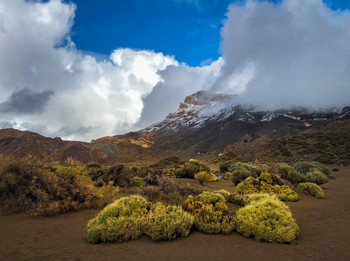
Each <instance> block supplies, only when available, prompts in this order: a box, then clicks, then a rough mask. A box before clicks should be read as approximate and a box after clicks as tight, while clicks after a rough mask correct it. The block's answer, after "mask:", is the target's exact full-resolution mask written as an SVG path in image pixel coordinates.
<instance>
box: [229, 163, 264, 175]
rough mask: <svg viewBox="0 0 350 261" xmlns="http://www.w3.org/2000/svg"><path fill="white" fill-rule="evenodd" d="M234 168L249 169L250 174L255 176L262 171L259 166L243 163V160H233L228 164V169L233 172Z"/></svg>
mask: <svg viewBox="0 0 350 261" xmlns="http://www.w3.org/2000/svg"><path fill="white" fill-rule="evenodd" d="M235 170H246V171H249V173H250V176H253V177H257V176H259V174H260V173H261V172H262V171H261V169H260V168H259V167H257V166H256V165H254V164H253V163H243V162H234V163H231V165H230V166H229V171H230V172H231V173H233V172H234V171H235Z"/></svg>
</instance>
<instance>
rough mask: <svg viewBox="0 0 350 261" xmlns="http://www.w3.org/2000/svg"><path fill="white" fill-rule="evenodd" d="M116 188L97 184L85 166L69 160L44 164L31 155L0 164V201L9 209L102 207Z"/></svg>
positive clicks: (33, 211)
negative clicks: (87, 173) (63, 163)
mask: <svg viewBox="0 0 350 261" xmlns="http://www.w3.org/2000/svg"><path fill="white" fill-rule="evenodd" d="M116 192H117V189H116V188H114V187H103V188H97V187H95V186H94V182H93V181H91V179H90V178H88V177H87V175H86V166H85V165H81V164H79V163H77V162H73V161H69V160H68V161H67V162H66V164H65V165H59V164H44V163H42V162H40V161H39V160H38V159H36V158H34V157H31V156H28V157H26V158H23V159H19V160H13V161H9V162H5V163H4V164H3V165H2V166H1V168H0V201H1V205H2V207H4V208H5V209H7V210H9V211H15V212H27V213H30V214H33V215H54V214H59V213H63V212H67V211H70V210H75V209H81V208H95V207H102V206H104V205H106V204H107V203H109V202H110V201H111V200H112V199H113V198H115V194H116Z"/></svg>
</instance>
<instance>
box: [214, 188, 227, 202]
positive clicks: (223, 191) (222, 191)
mask: <svg viewBox="0 0 350 261" xmlns="http://www.w3.org/2000/svg"><path fill="white" fill-rule="evenodd" d="M214 193H215V194H219V195H221V196H223V197H224V198H225V200H226V201H227V199H228V198H229V197H230V196H231V193H230V192H228V191H227V190H225V189H220V190H216V191H215V192H214Z"/></svg>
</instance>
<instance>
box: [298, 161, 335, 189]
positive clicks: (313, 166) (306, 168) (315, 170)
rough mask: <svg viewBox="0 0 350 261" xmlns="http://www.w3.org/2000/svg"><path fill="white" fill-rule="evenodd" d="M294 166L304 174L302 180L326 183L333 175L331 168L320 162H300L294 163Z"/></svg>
mask: <svg viewBox="0 0 350 261" xmlns="http://www.w3.org/2000/svg"><path fill="white" fill-rule="evenodd" d="M293 168H294V169H295V170H296V171H298V172H299V173H300V174H302V175H303V176H304V180H303V181H302V182H312V183H316V184H324V183H327V182H328V180H329V177H331V174H330V171H329V169H327V168H326V167H323V166H322V165H321V164H319V163H318V162H298V163H295V164H294V166H293Z"/></svg>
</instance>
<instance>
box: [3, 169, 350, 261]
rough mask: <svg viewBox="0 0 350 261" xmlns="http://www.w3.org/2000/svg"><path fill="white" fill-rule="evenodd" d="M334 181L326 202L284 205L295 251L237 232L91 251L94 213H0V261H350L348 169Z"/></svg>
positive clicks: (144, 240) (143, 240)
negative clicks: (86, 234)
mask: <svg viewBox="0 0 350 261" xmlns="http://www.w3.org/2000/svg"><path fill="white" fill-rule="evenodd" d="M334 176H335V177H336V179H334V180H331V181H330V182H329V183H328V184H325V185H322V187H323V189H324V192H325V195H326V197H325V199H323V200H319V199H315V198H313V197H311V196H308V195H305V194H303V193H299V196H300V200H299V201H298V202H295V203H289V204H288V205H289V206H290V208H291V210H292V212H293V215H294V217H295V218H296V221H297V224H298V225H299V227H300V231H301V233H300V235H299V238H298V241H297V245H282V244H271V243H264V242H256V241H255V240H253V239H249V238H244V237H243V236H241V235H239V234H238V233H237V232H235V233H232V234H230V235H227V236H225V235H206V234H202V233H199V232H193V233H191V234H190V235H189V236H188V237H187V238H180V239H176V240H175V241H171V242H161V243H156V242H153V241H152V240H151V239H149V238H147V237H146V236H144V237H142V238H141V239H139V240H134V241H129V242H126V243H121V244H117V243H116V244H99V245H90V244H88V243H86V242H85V241H84V238H83V227H84V225H85V224H86V223H87V222H88V220H90V219H91V218H92V217H94V216H95V215H96V214H97V212H98V211H97V210H84V211H79V212H74V213H69V214H65V215H60V216H56V217H32V216H28V215H26V214H11V215H4V214H3V213H0V260H118V261H119V260H143V261H145V260H220V261H223V260H286V261H288V260H291V261H292V260H350V168H343V169H341V170H340V171H339V172H335V173H334Z"/></svg>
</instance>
